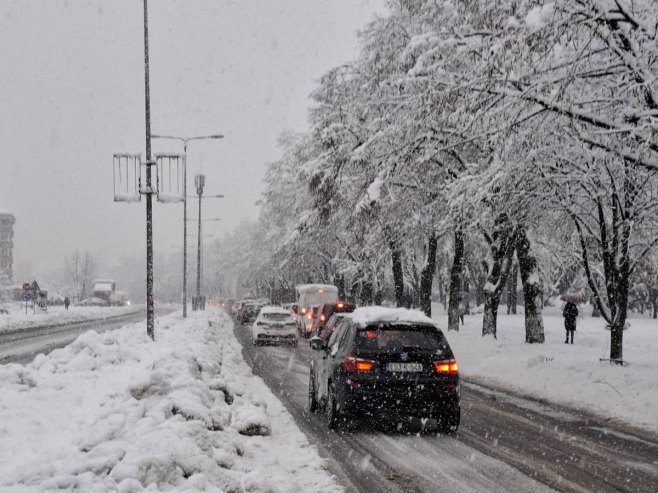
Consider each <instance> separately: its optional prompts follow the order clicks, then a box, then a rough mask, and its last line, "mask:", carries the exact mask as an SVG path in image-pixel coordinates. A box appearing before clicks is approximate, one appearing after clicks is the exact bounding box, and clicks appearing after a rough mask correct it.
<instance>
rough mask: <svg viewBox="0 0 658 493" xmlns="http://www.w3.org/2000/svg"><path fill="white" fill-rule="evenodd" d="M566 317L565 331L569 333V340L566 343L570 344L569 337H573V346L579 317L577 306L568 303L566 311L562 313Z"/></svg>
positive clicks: (565, 306) (565, 307)
mask: <svg viewBox="0 0 658 493" xmlns="http://www.w3.org/2000/svg"><path fill="white" fill-rule="evenodd" d="M562 315H563V316H564V329H565V330H566V331H567V338H566V339H565V341H564V343H565V344H568V343H569V337H571V344H573V333H574V332H575V331H576V317H577V316H578V308H577V307H576V304H575V303H573V302H571V301H567V304H566V305H564V311H563V312H562Z"/></svg>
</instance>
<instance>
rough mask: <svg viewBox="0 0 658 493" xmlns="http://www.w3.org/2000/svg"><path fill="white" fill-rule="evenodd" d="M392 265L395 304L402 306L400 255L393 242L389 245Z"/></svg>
mask: <svg viewBox="0 0 658 493" xmlns="http://www.w3.org/2000/svg"><path fill="white" fill-rule="evenodd" d="M389 246H390V248H391V260H392V264H393V284H394V286H395V304H396V305H397V306H399V307H402V306H404V275H403V274H402V254H401V253H400V250H398V247H397V244H396V243H395V242H394V241H391V242H390V243H389Z"/></svg>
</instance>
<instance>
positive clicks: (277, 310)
mask: <svg viewBox="0 0 658 493" xmlns="http://www.w3.org/2000/svg"><path fill="white" fill-rule="evenodd" d="M264 313H285V314H286V315H290V311H289V310H286V309H285V308H281V307H280V306H264V307H263V308H261V310H260V314H261V315H263V314H264Z"/></svg>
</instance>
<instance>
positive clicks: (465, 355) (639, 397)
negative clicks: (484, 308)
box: [432, 304, 658, 432]
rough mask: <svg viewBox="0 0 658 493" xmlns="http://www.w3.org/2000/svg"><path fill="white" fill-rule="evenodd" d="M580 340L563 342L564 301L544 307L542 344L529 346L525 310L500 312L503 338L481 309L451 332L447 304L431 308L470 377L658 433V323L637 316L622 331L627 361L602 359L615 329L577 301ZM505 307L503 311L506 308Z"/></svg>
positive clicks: (577, 332) (461, 370)
mask: <svg viewBox="0 0 658 493" xmlns="http://www.w3.org/2000/svg"><path fill="white" fill-rule="evenodd" d="M578 310H579V311H580V315H579V316H578V320H577V327H576V334H575V337H574V344H565V343H564V339H565V330H564V319H563V318H562V313H561V310H560V308H559V307H547V308H545V309H544V312H543V315H544V333H545V335H546V342H545V343H544V344H526V343H525V326H524V316H523V308H522V307H519V308H518V311H519V314H518V315H504V314H501V313H500V312H499V314H498V338H497V339H493V338H492V337H482V314H478V315H466V316H465V317H464V321H465V325H464V326H460V328H459V332H452V331H451V332H448V331H447V330H446V328H447V325H448V321H447V318H448V317H447V315H446V313H445V312H444V311H443V307H442V306H441V305H439V304H434V305H433V307H432V312H433V314H436V315H435V316H434V318H435V320H436V321H437V322H438V323H439V326H440V327H441V328H442V329H443V332H444V334H445V335H446V337H447V338H448V342H449V343H450V346H451V347H452V349H453V351H454V353H455V357H456V358H457V361H459V366H460V372H461V373H462V375H463V376H464V377H465V379H466V380H468V381H475V382H481V383H483V384H489V385H493V386H495V387H499V388H502V389H506V390H510V391H513V392H518V393H520V394H523V395H529V396H532V397H535V398H537V399H543V400H547V401H550V402H556V403H560V404H563V405H567V406H569V407H572V408H580V409H587V410H589V411H590V412H594V413H596V414H598V415H600V416H602V417H604V418H611V419H613V420H616V421H618V422H622V423H627V424H631V425H634V426H639V427H642V428H644V429H647V430H650V431H652V432H658V381H657V380H656V374H658V358H657V357H656V355H657V354H658V321H656V320H651V319H648V318H640V317H639V316H637V315H636V316H635V317H636V318H632V319H631V320H630V321H629V324H630V327H629V328H628V329H627V330H626V331H625V332H624V360H626V361H628V363H629V365H628V366H623V367H622V366H618V365H611V364H610V363H609V362H605V361H603V362H602V361H600V359H601V358H603V359H605V358H608V357H609V353H610V332H609V331H607V330H606V329H605V328H604V327H605V321H604V320H603V319H601V318H592V317H591V313H592V312H591V306H587V307H583V306H582V305H580V306H579V307H578ZM500 311H501V312H502V311H503V307H502V306H501V308H500Z"/></svg>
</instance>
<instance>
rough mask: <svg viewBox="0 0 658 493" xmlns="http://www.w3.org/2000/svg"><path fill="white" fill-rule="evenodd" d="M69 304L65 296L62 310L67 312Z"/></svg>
mask: <svg viewBox="0 0 658 493" xmlns="http://www.w3.org/2000/svg"><path fill="white" fill-rule="evenodd" d="M70 304H71V300H70V299H69V297H68V296H67V297H66V298H64V309H66V310H68V309H69V305H70Z"/></svg>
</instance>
